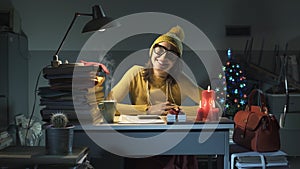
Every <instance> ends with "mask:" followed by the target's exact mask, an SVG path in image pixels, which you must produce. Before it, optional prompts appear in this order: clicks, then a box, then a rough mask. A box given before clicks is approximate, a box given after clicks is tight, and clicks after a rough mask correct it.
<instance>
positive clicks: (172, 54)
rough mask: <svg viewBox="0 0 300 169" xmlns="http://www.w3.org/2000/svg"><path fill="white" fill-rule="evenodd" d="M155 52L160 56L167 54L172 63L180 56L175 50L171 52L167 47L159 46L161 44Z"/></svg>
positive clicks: (156, 47)
mask: <svg viewBox="0 0 300 169" xmlns="http://www.w3.org/2000/svg"><path fill="white" fill-rule="evenodd" d="M153 52H154V53H155V54H157V55H159V56H161V55H163V54H165V53H167V55H166V57H167V58H168V59H169V60H171V61H175V60H176V59H177V58H178V56H179V54H178V52H175V51H173V50H169V49H167V48H166V47H164V46H162V45H159V44H156V45H155V46H154V48H153Z"/></svg>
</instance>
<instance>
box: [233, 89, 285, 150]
mask: <svg viewBox="0 0 300 169" xmlns="http://www.w3.org/2000/svg"><path fill="white" fill-rule="evenodd" d="M256 92H258V93H259V96H260V100H261V106H253V105H252V103H251V101H252V98H253V96H254V95H255V93H256ZM248 98H249V101H248V106H247V107H246V109H245V110H241V111H238V112H237V113H236V114H235V116H234V123H235V127H234V132H233V141H234V142H235V143H237V144H239V145H241V146H244V147H246V148H248V149H250V150H253V151H258V152H270V151H277V150H279V149H280V136H279V124H278V121H277V120H276V118H275V116H273V115H271V114H268V109H267V107H266V101H265V97H264V94H263V92H262V91H260V90H257V89H254V90H253V91H252V92H251V93H250V95H249V97H248Z"/></svg>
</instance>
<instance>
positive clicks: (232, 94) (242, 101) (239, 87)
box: [215, 49, 247, 116]
mask: <svg viewBox="0 0 300 169" xmlns="http://www.w3.org/2000/svg"><path fill="white" fill-rule="evenodd" d="M231 55H232V52H231V50H230V49H229V50H228V51H227V57H228V60H227V61H226V64H225V66H223V71H224V75H225V76H222V74H221V73H220V75H219V77H218V79H217V83H220V84H221V85H216V86H226V87H223V89H222V88H221V87H216V89H215V91H216V100H217V101H218V102H220V103H221V104H224V103H225V107H224V111H225V114H226V115H229V116H234V114H235V113H236V112H237V111H238V110H241V109H244V107H245V105H246V104H247V95H246V91H247V87H246V77H245V75H244V74H245V73H244V71H243V70H242V69H241V66H240V65H239V64H238V63H237V62H235V61H234V60H233V59H232V57H231ZM215 83H216V82H215ZM225 84H226V85H225ZM225 94H226V97H224V96H225ZM224 98H226V100H225V99H224Z"/></svg>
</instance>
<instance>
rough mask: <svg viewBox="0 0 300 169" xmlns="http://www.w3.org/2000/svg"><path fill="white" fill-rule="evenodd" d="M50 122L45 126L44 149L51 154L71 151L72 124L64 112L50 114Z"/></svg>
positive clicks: (62, 153)
mask: <svg viewBox="0 0 300 169" xmlns="http://www.w3.org/2000/svg"><path fill="white" fill-rule="evenodd" d="M50 122H51V124H50V125H49V126H47V128H46V150H47V153H48V154H51V155H65V154H68V153H72V149H73V135H74V125H71V124H69V120H68V118H67V116H66V115H65V114H64V113H55V114H53V115H52V116H51V119H50Z"/></svg>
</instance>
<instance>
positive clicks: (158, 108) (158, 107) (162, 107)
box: [147, 102, 178, 115]
mask: <svg viewBox="0 0 300 169" xmlns="http://www.w3.org/2000/svg"><path fill="white" fill-rule="evenodd" d="M175 107H178V106H177V105H175V104H173V103H170V102H163V103H159V104H155V105H152V106H149V107H148V110H147V113H148V114H156V115H162V114H165V111H167V110H170V109H172V108H175Z"/></svg>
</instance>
